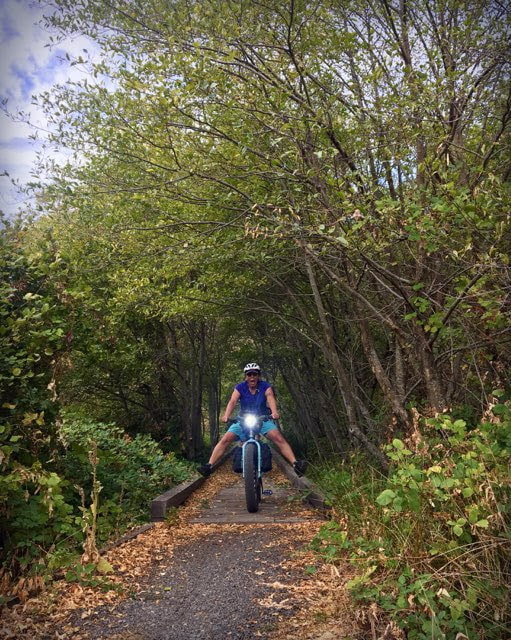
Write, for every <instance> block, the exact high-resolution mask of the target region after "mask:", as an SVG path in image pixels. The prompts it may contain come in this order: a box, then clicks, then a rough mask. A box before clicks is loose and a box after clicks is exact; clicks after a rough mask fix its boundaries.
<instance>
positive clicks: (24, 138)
mask: <svg viewBox="0 0 511 640" xmlns="http://www.w3.org/2000/svg"><path fill="white" fill-rule="evenodd" d="M42 16H43V10H42V9H41V7H40V5H39V4H38V3H37V2H33V1H32V0H0V100H1V104H2V105H3V110H2V112H1V113H0V175H1V174H4V175H1V177H0V209H1V210H2V211H3V212H4V213H6V214H8V215H12V214H13V213H15V211H16V210H17V209H18V207H20V206H22V205H23V203H24V201H25V200H26V197H25V196H23V195H20V194H19V193H17V192H16V189H15V188H13V186H12V185H11V179H14V180H17V181H19V182H20V183H21V184H25V183H27V182H28V181H30V180H31V175H30V174H31V171H32V170H33V165H34V160H35V154H36V151H37V149H38V148H40V146H41V143H42V139H43V138H44V136H45V130H46V128H47V124H46V121H45V119H44V115H43V114H42V112H41V111H40V110H39V109H37V108H36V107H34V106H33V105H31V101H32V96H33V95H36V94H38V93H40V92H42V91H46V90H48V89H51V87H52V85H54V84H57V83H63V82H66V80H68V79H72V78H73V74H78V73H79V71H78V70H77V68H76V67H70V66H69V62H68V61H67V59H66V52H68V53H70V55H73V54H77V55H78V54H79V53H80V51H81V49H83V48H84V47H85V48H89V50H90V48H91V44H90V42H87V41H86V40H85V39H84V38H81V37H80V38H73V39H69V40H67V41H66V42H64V43H60V44H59V45H58V47H54V48H50V47H48V46H45V45H47V44H49V42H50V36H51V34H50V33H49V32H47V31H45V30H44V28H43V27H42V25H41V24H39V23H40V20H41V18H42ZM4 109H7V111H8V112H10V113H11V114H15V113H16V112H18V111H19V110H21V111H23V112H28V113H30V120H31V121H32V123H33V124H34V125H35V127H36V128H35V129H34V128H31V127H30V126H28V125H27V124H25V123H23V122H21V121H16V120H14V121H13V120H12V119H11V118H10V117H8V116H7V115H6V114H5V112H4ZM36 131H37V136H38V138H39V140H36V141H34V140H31V139H30V136H31V135H32V136H33V135H34V133H35V132H36ZM5 172H6V173H8V174H9V177H7V176H6V175H5Z"/></svg>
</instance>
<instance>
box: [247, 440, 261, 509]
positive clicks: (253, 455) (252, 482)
mask: <svg viewBox="0 0 511 640" xmlns="http://www.w3.org/2000/svg"><path fill="white" fill-rule="evenodd" d="M243 474H244V475H243V480H244V481H245V500H246V503H247V511H248V512H249V513H255V512H256V511H257V510H258V509H259V500H260V499H261V493H260V483H261V480H260V478H259V477H258V475H257V445H256V444H254V443H253V442H249V443H247V444H246V445H245V446H244V447H243Z"/></svg>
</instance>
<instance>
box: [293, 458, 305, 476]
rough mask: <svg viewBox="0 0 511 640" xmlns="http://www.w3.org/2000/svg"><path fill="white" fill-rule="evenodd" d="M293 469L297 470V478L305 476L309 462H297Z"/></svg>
mask: <svg viewBox="0 0 511 640" xmlns="http://www.w3.org/2000/svg"><path fill="white" fill-rule="evenodd" d="M293 469H294V470H295V473H296V475H297V476H299V477H300V476H303V475H304V474H305V471H306V469H307V461H306V460H296V462H295V463H294V464H293Z"/></svg>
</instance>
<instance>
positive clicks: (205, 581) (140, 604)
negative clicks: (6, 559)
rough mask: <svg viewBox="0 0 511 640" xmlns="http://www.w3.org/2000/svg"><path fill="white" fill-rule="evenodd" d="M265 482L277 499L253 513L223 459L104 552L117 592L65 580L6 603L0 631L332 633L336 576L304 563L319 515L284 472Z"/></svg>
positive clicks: (75, 638)
mask: <svg viewBox="0 0 511 640" xmlns="http://www.w3.org/2000/svg"><path fill="white" fill-rule="evenodd" d="M265 488H267V489H270V490H271V491H272V495H269V496H265V497H264V502H263V504H262V505H261V509H260V511H259V512H258V514H248V513H247V511H246V508H245V505H244V493H243V486H242V484H241V479H240V478H239V477H238V476H235V475H234V474H233V473H232V472H231V471H230V469H229V466H228V464H225V465H224V466H223V467H222V468H220V469H219V470H218V471H217V472H215V473H214V474H213V476H212V477H211V478H209V479H208V481H207V482H206V483H205V484H204V485H203V486H202V487H201V488H200V489H199V490H198V491H196V492H195V493H194V494H193V495H192V496H191V497H190V498H189V499H188V500H187V502H186V504H185V505H184V506H182V507H180V508H179V509H177V510H174V511H172V512H170V514H169V517H168V518H167V521H166V522H162V523H157V524H155V526H153V527H152V528H150V529H149V530H148V531H146V532H144V533H142V534H140V535H138V536H137V537H136V538H134V539H132V540H130V541H128V542H126V543H124V544H122V546H118V547H115V548H113V549H111V550H110V551H108V553H106V554H105V556H104V557H105V559H106V560H107V561H108V562H109V563H110V564H111V565H112V566H113V568H114V572H113V573H112V574H110V575H109V576H108V579H109V580H110V581H111V582H114V583H116V584H117V585H118V586H119V588H120V592H116V591H112V590H110V591H107V592H103V591H101V590H100V589H98V588H91V587H86V586H84V585H80V584H69V583H66V582H64V581H62V582H61V583H57V585H55V588H54V589H53V590H52V591H51V592H47V593H43V594H41V595H40V596H39V597H38V598H32V599H31V600H29V601H28V602H26V603H24V604H23V605H21V606H17V607H15V608H13V609H12V610H10V611H9V615H8V617H7V618H5V619H4V622H3V626H2V624H0V638H9V639H10V638H30V639H31V640H39V639H41V640H50V639H51V640H53V639H57V638H58V640H71V639H72V640H92V639H96V638H97V639H100V638H104V639H107V640H202V639H210V638H217V637H218V638H229V639H230V640H242V639H248V638H263V639H264V638H267V639H268V640H270V638H271V639H274V638H275V639H276V638H278V639H279V640H281V639H284V638H289V639H291V638H292V639H293V640H302V639H305V638H314V640H316V639H321V640H330V639H331V638H332V637H334V636H328V635H326V636H324V633H323V631H322V629H321V627H322V625H321V621H322V619H323V618H324V616H325V615H326V614H325V611H327V614H328V616H331V615H332V614H333V615H337V612H338V610H339V603H340V604H341V605H342V598H339V593H340V592H339V591H338V589H339V580H340V579H339V576H337V577H335V576H333V579H334V583H335V584H333V583H332V575H331V574H330V568H328V569H325V568H324V567H323V568H320V567H319V566H318V567H316V568H315V569H314V571H313V572H312V571H311V572H307V571H306V568H307V567H308V565H310V564H311V563H316V560H317V559H316V558H315V556H314V555H313V554H312V553H311V552H310V551H309V552H307V551H306V547H307V545H308V544H309V543H310V541H311V540H312V538H313V537H314V535H315V534H316V533H317V531H318V530H319V528H320V526H321V525H322V524H323V522H324V520H323V519H322V518H321V517H320V516H319V514H318V513H317V512H315V511H314V510H312V509H310V508H306V507H304V506H303V504H302V501H301V499H300V496H297V495H296V493H295V492H294V490H293V489H292V488H291V487H290V486H289V482H288V480H287V479H286V478H285V476H284V475H283V474H281V473H280V472H279V471H277V470H275V471H273V472H272V473H271V474H269V475H268V477H267V481H266V484H265ZM309 568H311V567H310V566H309ZM2 631H3V632H4V633H2ZM328 633H330V632H329V631H328ZM339 633H340V631H339ZM335 638H343V639H344V638H349V639H350V640H352V638H354V636H351V635H349V634H344V633H343V634H342V635H335Z"/></svg>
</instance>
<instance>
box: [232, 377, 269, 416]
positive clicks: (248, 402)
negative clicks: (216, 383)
mask: <svg viewBox="0 0 511 640" xmlns="http://www.w3.org/2000/svg"><path fill="white" fill-rule="evenodd" d="M270 387H271V384H270V383H269V382H265V381H264V380H259V382H258V383H257V390H256V392H255V393H254V394H253V395H252V394H251V393H250V389H249V388H248V382H246V381H245V382H240V383H239V384H237V385H236V387H235V389H236V391H237V392H238V393H239V394H240V413H255V414H256V415H258V416H269V415H271V411H270V408H269V407H268V405H267V404H266V396H265V393H266V391H267V390H268V389H269V388H270Z"/></svg>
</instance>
